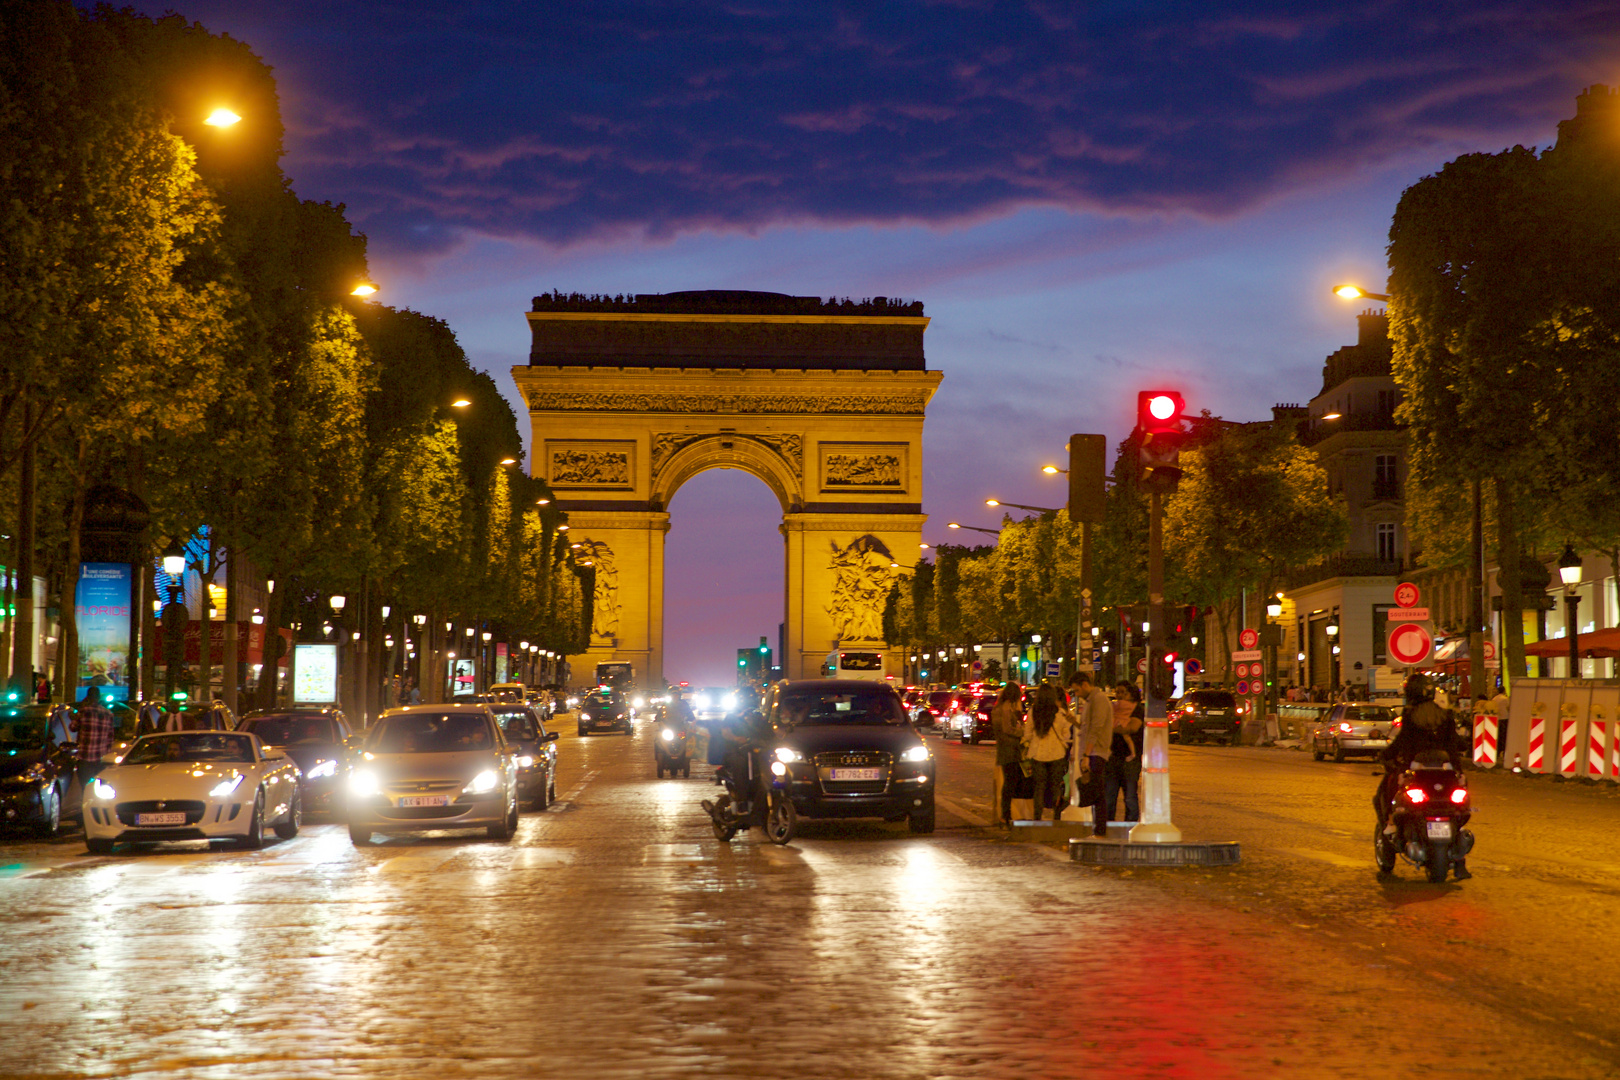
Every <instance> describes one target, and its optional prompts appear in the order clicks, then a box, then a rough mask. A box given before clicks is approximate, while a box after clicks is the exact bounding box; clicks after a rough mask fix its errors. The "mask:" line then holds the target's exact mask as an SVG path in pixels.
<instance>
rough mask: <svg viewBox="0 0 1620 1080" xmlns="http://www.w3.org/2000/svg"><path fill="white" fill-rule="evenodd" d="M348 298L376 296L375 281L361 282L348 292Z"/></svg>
mask: <svg viewBox="0 0 1620 1080" xmlns="http://www.w3.org/2000/svg"><path fill="white" fill-rule="evenodd" d="M349 295H350V296H376V295H377V283H376V282H375V281H362V282H360V283H359V284H358V285H356V286H355V287H354V288H352V289H350V290H349Z"/></svg>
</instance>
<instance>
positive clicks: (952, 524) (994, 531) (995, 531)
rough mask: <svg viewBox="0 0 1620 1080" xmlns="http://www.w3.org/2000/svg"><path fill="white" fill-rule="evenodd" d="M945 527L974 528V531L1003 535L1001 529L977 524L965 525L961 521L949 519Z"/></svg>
mask: <svg viewBox="0 0 1620 1080" xmlns="http://www.w3.org/2000/svg"><path fill="white" fill-rule="evenodd" d="M945 527H946V528H947V529H972V530H973V531H974V532H982V533H988V534H989V535H991V536H1000V535H1001V530H1000V529H981V528H979V527H978V526H977V525H963V524H962V523H961V522H960V521H947V522H946V523H945Z"/></svg>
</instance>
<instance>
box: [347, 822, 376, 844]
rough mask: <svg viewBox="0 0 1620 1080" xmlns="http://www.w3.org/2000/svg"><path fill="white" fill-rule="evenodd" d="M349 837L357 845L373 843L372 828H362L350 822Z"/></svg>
mask: <svg viewBox="0 0 1620 1080" xmlns="http://www.w3.org/2000/svg"><path fill="white" fill-rule="evenodd" d="M349 839H350V840H352V841H353V842H354V844H355V846H356V847H358V846H360V845H361V844H369V843H371V830H370V829H362V828H361V827H360V826H358V825H356V824H354V823H353V822H350V823H349Z"/></svg>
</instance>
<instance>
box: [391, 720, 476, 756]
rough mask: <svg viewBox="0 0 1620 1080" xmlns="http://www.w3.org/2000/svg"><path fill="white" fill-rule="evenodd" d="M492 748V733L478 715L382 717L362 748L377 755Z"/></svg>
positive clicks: (447, 752) (443, 752) (439, 752)
mask: <svg viewBox="0 0 1620 1080" xmlns="http://www.w3.org/2000/svg"><path fill="white" fill-rule="evenodd" d="M494 746H495V733H494V731H492V730H491V729H490V726H489V721H488V720H487V719H485V717H484V716H483V715H482V714H480V713H403V714H401V715H399V716H385V717H383V718H382V719H381V720H379V721H378V722H377V726H376V727H374V728H372V729H371V736H370V738H368V739H367V740H366V749H367V750H370V751H372V752H373V753H378V754H450V753H457V752H460V751H465V750H490V749H493V748H494Z"/></svg>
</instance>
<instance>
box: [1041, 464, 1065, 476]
mask: <svg viewBox="0 0 1620 1080" xmlns="http://www.w3.org/2000/svg"><path fill="white" fill-rule="evenodd" d="M1068 471H1069V470H1068V469H1060V468H1058V467H1057V466H1056V465H1042V466H1041V472H1043V473H1045V474H1046V475H1047V476H1056V475H1057V474H1058V473H1066V472H1068Z"/></svg>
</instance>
